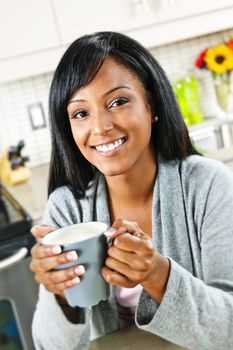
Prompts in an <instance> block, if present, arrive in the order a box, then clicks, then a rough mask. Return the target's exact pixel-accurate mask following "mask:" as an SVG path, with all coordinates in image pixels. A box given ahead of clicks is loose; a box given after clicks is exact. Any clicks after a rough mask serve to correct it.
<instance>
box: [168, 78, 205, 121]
mask: <svg viewBox="0 0 233 350" xmlns="http://www.w3.org/2000/svg"><path fill="white" fill-rule="evenodd" d="M173 88H174V92H175V95H176V98H177V101H178V104H179V106H180V110H181V114H182V116H183V118H184V120H185V123H186V124H187V126H190V125H192V124H196V123H200V122H202V121H203V119H204V117H203V114H202V113H201V111H200V107H199V98H198V88H197V80H196V79H195V78H194V77H192V76H187V77H186V78H184V79H180V80H178V81H176V82H175V84H174V86H173Z"/></svg>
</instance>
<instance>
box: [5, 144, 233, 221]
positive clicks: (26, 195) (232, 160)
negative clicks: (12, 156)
mask: <svg viewBox="0 0 233 350" xmlns="http://www.w3.org/2000/svg"><path fill="white" fill-rule="evenodd" d="M205 156H207V157H209V158H213V159H218V160H220V161H223V162H224V163H225V164H226V165H227V166H228V167H229V168H230V169H231V170H232V171H233V146H232V147H228V148H222V149H219V150H217V151H215V152H211V153H206V154H205ZM48 172H49V165H48V164H44V165H41V166H37V167H34V168H31V173H32V176H31V178H30V179H29V180H28V181H27V182H25V183H23V184H20V185H16V186H12V187H7V189H8V190H9V192H10V193H11V194H12V195H13V196H14V197H15V199H16V200H17V201H18V202H19V203H20V204H21V205H22V207H23V208H24V209H25V210H26V211H27V212H28V213H29V214H30V215H31V217H32V219H33V222H34V224H37V223H40V222H41V218H42V215H43V211H44V208H45V204H46V201H47V181H48Z"/></svg>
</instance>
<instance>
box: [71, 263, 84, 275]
mask: <svg viewBox="0 0 233 350" xmlns="http://www.w3.org/2000/svg"><path fill="white" fill-rule="evenodd" d="M74 272H75V273H76V274H77V275H82V274H84V272H85V268H84V266H83V265H79V266H77V267H76V268H75V269H74Z"/></svg>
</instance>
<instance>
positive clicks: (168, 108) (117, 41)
mask: <svg viewBox="0 0 233 350" xmlns="http://www.w3.org/2000/svg"><path fill="white" fill-rule="evenodd" d="M107 57H111V58H113V59H115V61H116V62H118V63H120V64H122V65H123V66H125V67H126V68H127V69H129V70H130V71H131V72H132V73H133V74H134V75H136V76H137V78H138V79H139V80H140V81H141V83H142V84H143V86H144V89H145V92H146V98H147V102H148V104H149V106H150V108H151V111H152V114H153V115H154V116H157V117H158V122H157V123H155V124H152V135H151V137H152V140H153V143H154V147H155V152H156V153H157V154H158V153H159V154H160V155H161V156H162V157H163V159H164V160H172V159H184V158H186V157H187V156H188V155H190V154H198V152H197V151H196V150H195V148H194V147H193V145H192V143H191V140H190V138H189V134H188V130H187V127H186V125H185V123H184V120H183V118H182V116H181V113H180V110H179V107H178V105H177V102H176V99H175V97H174V93H173V90H172V87H171V85H170V83H169V81H168V79H167V77H166V74H165V72H164V71H163V69H162V68H161V67H160V65H159V64H158V62H157V61H156V59H155V58H154V57H153V56H152V55H151V53H150V52H149V51H148V50H147V49H145V48H144V47H143V46H142V45H141V44H139V43H138V42H137V41H135V40H133V39H131V38H130V37H128V36H126V35H123V34H120V33H115V32H98V33H94V34H90V35H84V36H82V37H80V38H79V39H77V40H75V41H74V42H73V43H72V44H71V45H70V46H69V48H68V49H67V50H66V52H65V53H64V55H63V57H62V58H61V60H60V62H59V64H58V66H57V69H56V71H55V74H54V77H53V80H52V84H51V89H50V96H49V112H50V113H49V114H50V128H51V136H52V153H51V161H50V174H49V186H48V193H49V194H50V193H51V192H52V191H53V190H55V189H56V188H57V187H59V186H61V185H64V184H65V185H67V186H69V187H70V189H71V190H72V192H73V193H74V195H75V196H76V197H77V198H80V197H82V196H83V195H84V193H85V190H86V188H87V186H88V183H89V182H90V180H91V179H92V178H93V176H94V175H95V173H96V172H97V169H96V168H95V167H94V166H93V165H92V164H90V163H89V162H88V161H87V160H86V159H85V158H84V157H83V155H82V153H81V152H80V150H79V149H78V147H77V145H76V143H75V141H74V139H73V136H72V132H71V127H70V123H69V118H68V114H67V104H68V101H69V100H70V98H71V97H72V95H73V94H74V92H76V91H77V90H78V89H79V88H81V87H83V86H85V85H87V84H88V83H90V82H91V81H92V79H93V78H94V77H95V75H96V74H97V72H98V70H99V69H100V67H101V66H102V64H103V62H104V60H105V59H106V58H107ZM142 132H143V131H142Z"/></svg>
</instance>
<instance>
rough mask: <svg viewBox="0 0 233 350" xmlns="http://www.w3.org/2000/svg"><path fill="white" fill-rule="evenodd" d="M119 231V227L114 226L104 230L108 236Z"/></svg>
mask: <svg viewBox="0 0 233 350" xmlns="http://www.w3.org/2000/svg"><path fill="white" fill-rule="evenodd" d="M116 231H117V229H115V228H114V227H109V228H108V229H107V231H105V232H104V234H105V236H106V237H110V236H112V235H113V234H114V233H115V232H116Z"/></svg>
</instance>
